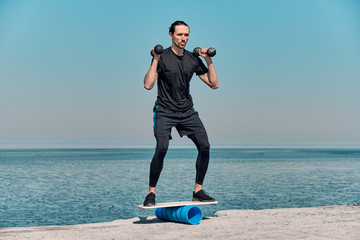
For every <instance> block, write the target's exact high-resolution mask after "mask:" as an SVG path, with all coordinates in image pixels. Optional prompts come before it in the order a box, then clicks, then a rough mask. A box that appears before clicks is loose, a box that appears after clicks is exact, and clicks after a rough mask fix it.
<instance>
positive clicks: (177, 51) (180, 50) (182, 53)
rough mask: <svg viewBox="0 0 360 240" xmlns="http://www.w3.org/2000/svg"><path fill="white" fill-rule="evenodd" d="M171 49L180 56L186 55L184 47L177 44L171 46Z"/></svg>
mask: <svg viewBox="0 0 360 240" xmlns="http://www.w3.org/2000/svg"><path fill="white" fill-rule="evenodd" d="M171 50H172V51H173V52H174V53H175V54H176V55H178V56H182V55H184V49H181V48H178V47H177V46H176V45H174V44H173V45H172V46H171Z"/></svg>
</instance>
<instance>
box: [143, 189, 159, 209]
mask: <svg viewBox="0 0 360 240" xmlns="http://www.w3.org/2000/svg"><path fill="white" fill-rule="evenodd" d="M155 197H156V196H155V193H152V192H151V193H149V194H148V195H147V196H146V198H145V201H144V204H143V205H144V207H150V206H155Z"/></svg>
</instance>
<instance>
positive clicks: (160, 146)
mask: <svg viewBox="0 0 360 240" xmlns="http://www.w3.org/2000/svg"><path fill="white" fill-rule="evenodd" d="M168 148H169V136H167V135H166V136H156V151H158V152H167V150H168Z"/></svg>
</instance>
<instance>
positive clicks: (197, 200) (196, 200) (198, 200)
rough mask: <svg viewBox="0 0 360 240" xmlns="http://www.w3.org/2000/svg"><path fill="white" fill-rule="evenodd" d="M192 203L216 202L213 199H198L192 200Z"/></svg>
mask: <svg viewBox="0 0 360 240" xmlns="http://www.w3.org/2000/svg"><path fill="white" fill-rule="evenodd" d="M192 201H194V202H216V200H215V199H213V200H202V199H199V198H194V197H193V198H192Z"/></svg>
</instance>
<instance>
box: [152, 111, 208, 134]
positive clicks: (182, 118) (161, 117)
mask: <svg viewBox="0 0 360 240" xmlns="http://www.w3.org/2000/svg"><path fill="white" fill-rule="evenodd" d="M173 127H175V128H176V130H177V131H178V133H179V135H180V137H183V136H184V135H187V136H189V135H191V134H195V133H206V130H205V127H204V125H203V123H202V122H201V120H200V117H199V113H198V112H197V111H195V110H194V108H190V109H189V110H187V111H184V112H174V111H171V110H169V109H166V108H164V107H162V106H160V105H156V106H155V107H154V135H155V136H161V135H169V139H172V137H171V129H172V128H173Z"/></svg>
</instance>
